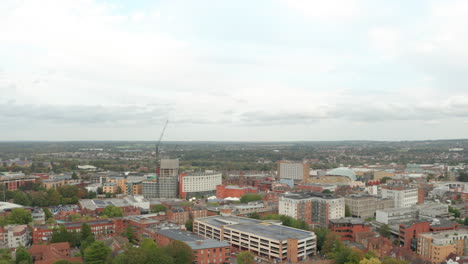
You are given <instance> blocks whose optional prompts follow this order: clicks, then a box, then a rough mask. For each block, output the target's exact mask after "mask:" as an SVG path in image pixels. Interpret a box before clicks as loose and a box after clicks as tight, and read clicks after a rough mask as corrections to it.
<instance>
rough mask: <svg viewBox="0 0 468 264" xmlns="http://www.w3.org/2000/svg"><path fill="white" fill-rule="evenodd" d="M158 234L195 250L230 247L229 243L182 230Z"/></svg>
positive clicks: (169, 230) (161, 231)
mask: <svg viewBox="0 0 468 264" xmlns="http://www.w3.org/2000/svg"><path fill="white" fill-rule="evenodd" d="M157 233H158V234H161V235H163V236H166V237H169V238H171V239H174V240H180V241H183V242H185V243H186V244H187V245H189V246H190V247H191V248H192V249H194V250H197V249H205V248H219V247H230V245H229V243H227V242H225V241H218V240H214V239H205V238H203V237H201V236H198V235H196V234H194V233H192V232H188V231H182V230H180V229H164V230H159V231H158V232H157Z"/></svg>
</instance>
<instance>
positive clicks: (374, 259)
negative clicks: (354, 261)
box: [359, 258, 382, 264]
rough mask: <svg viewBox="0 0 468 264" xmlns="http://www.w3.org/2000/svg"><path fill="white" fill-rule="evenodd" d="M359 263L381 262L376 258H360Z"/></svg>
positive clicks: (372, 263) (380, 263) (377, 263)
mask: <svg viewBox="0 0 468 264" xmlns="http://www.w3.org/2000/svg"><path fill="white" fill-rule="evenodd" d="M359 264H382V262H380V260H379V259H378V258H370V259H366V258H365V259H362V260H361V261H359Z"/></svg>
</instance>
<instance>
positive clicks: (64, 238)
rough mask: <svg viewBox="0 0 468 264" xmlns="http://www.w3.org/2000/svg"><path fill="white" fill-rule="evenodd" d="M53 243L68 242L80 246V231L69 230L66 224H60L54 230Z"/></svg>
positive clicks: (73, 245)
mask: <svg viewBox="0 0 468 264" xmlns="http://www.w3.org/2000/svg"><path fill="white" fill-rule="evenodd" d="M50 242H52V243H60V242H68V243H70V245H71V246H72V247H78V246H80V244H81V236H80V233H76V232H68V230H67V229H66V228H65V226H64V225H59V226H58V227H56V228H54V230H53V231H52V238H51V240H50Z"/></svg>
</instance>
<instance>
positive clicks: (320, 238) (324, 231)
mask: <svg viewBox="0 0 468 264" xmlns="http://www.w3.org/2000/svg"><path fill="white" fill-rule="evenodd" d="M312 231H314V233H315V235H316V236H317V250H318V251H319V252H322V247H323V244H324V243H325V238H326V236H327V235H328V233H330V231H329V230H328V228H324V227H322V228H314V229H313V230H312Z"/></svg>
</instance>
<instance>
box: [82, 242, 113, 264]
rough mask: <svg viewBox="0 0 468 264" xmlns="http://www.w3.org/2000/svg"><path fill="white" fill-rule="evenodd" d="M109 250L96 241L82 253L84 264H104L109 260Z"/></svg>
mask: <svg viewBox="0 0 468 264" xmlns="http://www.w3.org/2000/svg"><path fill="white" fill-rule="evenodd" d="M110 254H111V249H110V248H109V247H107V246H106V245H105V244H104V242H102V241H96V242H94V243H92V244H91V245H90V246H89V247H88V248H86V250H85V251H84V257H83V259H84V261H85V263H86V264H104V263H106V262H107V261H108V260H109V257H110Z"/></svg>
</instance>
